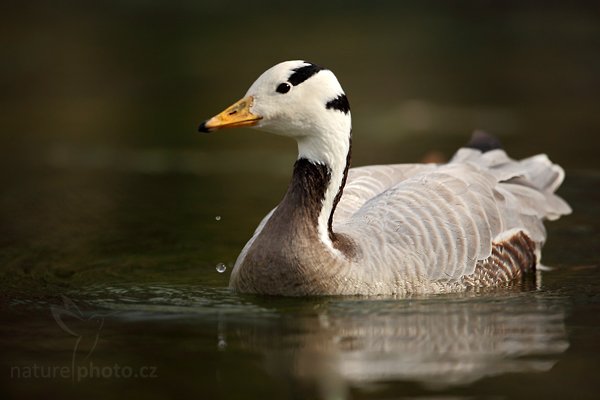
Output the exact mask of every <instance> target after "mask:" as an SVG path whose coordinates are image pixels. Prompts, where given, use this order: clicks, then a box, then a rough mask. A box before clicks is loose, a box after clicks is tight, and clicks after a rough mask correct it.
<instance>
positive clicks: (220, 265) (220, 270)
mask: <svg viewBox="0 0 600 400" xmlns="http://www.w3.org/2000/svg"><path fill="white" fill-rule="evenodd" d="M216 269H217V272H218V273H220V274H222V273H223V272H225V270H226V269H227V266H226V265H225V264H223V263H218V264H217V268H216Z"/></svg>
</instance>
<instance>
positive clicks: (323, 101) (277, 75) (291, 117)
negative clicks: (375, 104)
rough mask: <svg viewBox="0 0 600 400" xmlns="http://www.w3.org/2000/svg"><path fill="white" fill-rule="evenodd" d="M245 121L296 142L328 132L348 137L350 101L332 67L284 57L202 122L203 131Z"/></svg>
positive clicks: (235, 124)
mask: <svg viewBox="0 0 600 400" xmlns="http://www.w3.org/2000/svg"><path fill="white" fill-rule="evenodd" d="M241 126H250V127H256V128H258V129H261V130H264V131H267V132H271V133H275V134H279V135H284V136H290V137H293V138H295V139H296V140H298V141H302V140H303V139H307V138H313V139H317V138H319V137H322V136H328V135H329V136H332V135H333V136H336V135H339V136H340V139H344V140H346V141H347V138H348V135H349V133H350V129H351V120H350V106H349V104H348V99H347V98H346V95H345V94H344V91H343V89H342V87H341V85H340V83H339V82H338V80H337V78H336V77H335V75H334V74H333V72H331V71H330V70H328V69H325V68H322V67H320V66H318V65H315V64H312V63H309V62H306V61H285V62H282V63H279V64H277V65H275V66H273V67H271V68H269V69H268V70H267V71H265V72H264V73H263V74H262V75H261V76H260V77H259V78H258V79H257V80H256V81H255V82H254V83H253V84H252V86H250V88H249V89H248V91H247V93H246V95H245V96H244V97H243V98H242V99H241V100H239V101H237V102H236V103H234V104H233V105H231V106H230V107H228V108H226V109H225V110H224V111H223V112H221V113H220V114H217V115H216V116H214V117H212V118H210V119H208V120H206V121H205V122H203V123H202V124H201V125H200V128H199V131H201V132H213V131H216V130H219V129H223V128H232V127H241ZM321 139H323V138H321ZM331 139H334V138H331Z"/></svg>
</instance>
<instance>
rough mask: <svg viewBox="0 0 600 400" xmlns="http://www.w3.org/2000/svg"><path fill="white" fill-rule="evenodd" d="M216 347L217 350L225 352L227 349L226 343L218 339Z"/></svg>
mask: <svg viewBox="0 0 600 400" xmlns="http://www.w3.org/2000/svg"><path fill="white" fill-rule="evenodd" d="M217 347H218V348H219V350H225V349H226V348H227V341H226V340H225V339H222V338H219V342H218V343H217Z"/></svg>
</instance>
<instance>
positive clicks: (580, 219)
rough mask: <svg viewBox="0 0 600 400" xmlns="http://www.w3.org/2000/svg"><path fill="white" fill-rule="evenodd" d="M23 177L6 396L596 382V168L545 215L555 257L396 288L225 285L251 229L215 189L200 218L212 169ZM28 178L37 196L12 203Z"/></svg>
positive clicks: (525, 389) (354, 391) (499, 394)
mask: <svg viewBox="0 0 600 400" xmlns="http://www.w3.org/2000/svg"><path fill="white" fill-rule="evenodd" d="M35 175H36V174H33V175H31V176H30V177H29V178H30V179H29V181H28V182H29V186H28V185H24V186H22V187H20V188H18V189H17V188H13V192H12V193H13V196H12V198H11V199H10V200H8V204H6V205H5V206H6V209H10V210H12V211H13V212H12V213H11V217H10V218H9V219H8V221H9V223H10V225H9V226H12V227H13V232H15V234H16V233H18V234H19V235H21V236H20V238H21V239H27V240H23V241H19V242H18V243H15V245H14V246H13V247H11V249H12V250H11V251H12V253H9V252H7V251H5V252H4V255H3V257H4V259H3V260H4V262H3V263H4V272H5V273H4V276H3V282H4V283H3V296H2V308H1V312H0V318H1V324H0V326H1V328H0V342H1V343H2V348H3V350H2V351H3V357H2V360H1V364H2V366H1V367H2V371H3V375H2V377H1V381H2V388H3V391H4V392H5V393H6V394H8V395H9V396H10V397H17V396H18V397H39V396H43V395H44V393H47V392H48V391H52V392H53V393H55V394H57V395H60V396H61V397H80V396H86V397H89V396H91V397H94V395H96V396H98V397H106V396H109V397H110V396H113V395H115V394H117V393H119V394H123V395H125V396H144V397H149V398H160V397H164V396H170V395H172V394H173V393H180V394H183V393H185V394H188V395H190V394H194V395H199V396H201V397H202V398H211V399H212V398H227V399H229V398H294V397H302V398H305V397H308V398H326V399H337V398H372V399H380V398H390V397H400V398H412V397H433V398H436V397H446V396H451V397H455V398H463V397H464V398H472V397H473V396H476V397H483V398H486V397H490V398H525V397H532V396H534V397H544V398H545V397H547V398H552V397H556V398H564V397H569V396H570V395H571V394H572V392H573V390H576V392H577V393H578V396H579V397H580V398H586V397H588V398H592V397H594V394H595V393H596V391H597V390H598V385H597V383H596V380H595V379H594V376H595V375H594V374H595V372H594V371H595V368H594V367H595V366H596V365H597V359H598V358H597V355H598V350H600V349H599V347H598V343H600V340H599V339H600V331H599V330H598V326H599V325H598V322H600V321H599V317H598V316H599V315H600V314H599V313H598V311H600V307H599V304H600V303H599V302H598V300H599V293H600V287H599V286H600V280H599V278H600V268H599V267H598V263H597V256H596V254H595V249H596V248H597V243H598V238H599V236H598V235H599V233H598V232H599V231H600V218H599V215H598V211H597V209H596V208H595V207H594V204H595V203H596V202H597V200H598V196H599V194H600V192H599V191H598V188H600V174H591V173H584V172H577V171H573V172H572V173H570V174H569V179H568V180H567V182H566V184H565V186H564V188H563V190H562V192H563V195H564V196H565V197H566V198H568V199H569V201H570V202H571V204H572V206H573V208H574V209H575V210H576V214H574V215H573V216H571V217H568V218H565V219H564V220H560V221H558V222H556V223H553V224H549V225H548V227H549V231H550V232H549V235H550V239H549V242H548V244H547V246H546V248H545V252H544V260H545V263H546V264H549V265H552V266H554V269H553V270H552V271H549V272H544V273H540V274H538V276H536V277H535V278H534V279H531V280H529V281H526V282H523V283H522V284H518V285H515V286H513V287H510V288H504V289H497V290H487V291H482V292H479V293H466V294H453V295H439V296H425V297H411V298H399V299H394V298H385V297H383V298H361V297H351V298H338V297H325V298H306V299H293V298H276V297H262V296H251V295H237V294H234V293H231V292H230V291H229V290H228V289H227V287H226V286H227V282H228V276H229V273H228V272H229V271H230V269H227V271H226V272H223V273H219V272H217V271H216V270H215V265H218V266H220V267H221V268H222V267H224V266H225V263H222V262H221V263H217V260H219V259H221V260H227V261H226V262H227V263H229V262H233V260H234V259H235V257H236V256H237V252H238V251H239V249H240V248H241V245H242V244H243V242H244V240H245V239H247V237H248V235H249V234H250V233H251V231H252V229H253V228H254V226H253V225H252V224H251V223H250V222H249V221H247V219H249V217H247V216H246V217H244V215H243V212H241V211H238V205H237V203H235V204H232V205H230V206H227V207H225V206H223V205H222V204H220V205H219V207H220V208H222V209H224V210H227V211H226V212H227V213H228V214H230V215H228V216H227V218H223V220H222V221H220V222H218V223H217V222H216V221H215V220H214V213H213V210H212V209H211V206H208V205H207V204H214V203H213V202H212V201H211V199H210V196H212V195H211V194H210V193H212V192H211V191H207V192H205V191H198V190H196V189H195V187H197V186H200V185H203V186H209V185H216V184H217V181H218V179H217V180H213V179H211V178H201V177H197V176H189V175H170V174H168V175H167V176H163V175H157V176H147V175H138V174H125V175H123V174H121V173H116V174H115V173H99V172H93V173H91V175H89V176H81V177H79V176H69V175H70V174H69V173H66V172H64V171H63V172H58V173H54V174H52V173H47V172H46V173H43V174H41V176H39V177H37V178H43V182H42V181H36V179H37V178H35ZM76 175H77V174H76ZM91 177H93V178H94V181H103V182H104V183H105V185H106V186H105V187H103V190H106V191H107V192H108V193H111V196H116V198H117V200H118V201H117V200H115V203H114V204H112V207H109V206H108V205H107V204H106V203H105V202H106V201H107V199H102V198H98V195H99V193H98V192H96V191H97V188H96V187H95V186H94V185H91V186H87V185H86V183H87V182H90V178H91ZM240 179H241V180H244V179H245V178H244V177H242V178H240ZM279 181H280V178H279V177H277V176H275V177H272V176H271V177H270V178H269V177H267V178H263V182H264V184H265V185H267V186H271V185H273V187H277V186H278V182H279ZM44 182H46V184H48V185H49V186H48V188H52V190H49V191H44V186H45V184H44ZM284 187H285V185H283V186H282V187H281V190H282V191H283V190H284ZM32 188H36V189H37V190H38V191H39V195H40V196H38V197H37V198H38V199H42V200H39V202H42V203H43V204H40V205H39V206H38V208H37V209H36V208H33V209H28V210H27V212H26V213H25V210H24V209H22V208H20V204H22V202H24V201H26V198H27V196H29V194H30V193H31V190H32ZM74 188H77V195H76V196H71V195H69V194H70V192H71V191H70V189H74ZM125 188H126V189H127V190H125ZM131 188H135V191H132V190H131ZM183 188H185V189H183ZM158 189H160V191H159V190H158ZM178 190H182V192H180V194H179V195H178V197H177V199H174V198H172V193H177V192H178ZM150 194H153V196H152V201H150V202H149V201H148V200H147V199H148V198H149V196H150ZM161 194H167V195H161ZM254 195H255V194H251V195H250V194H248V195H246V196H248V197H250V196H254ZM270 195H271V194H270V191H266V193H264V194H263V198H262V199H261V201H260V202H268V201H270V199H269V197H270ZM205 196H208V197H209V198H205ZM91 199H95V202H92V201H90V200H91ZM200 199H202V200H203V201H202V202H200V201H199V200H200ZM237 200H238V201H239V202H240V204H249V203H251V201H250V199H249V198H246V197H244V195H242V194H241V193H238V197H237ZM182 203H183V204H187V206H186V207H177V206H176V205H177V204H182ZM67 210H68V212H67ZM74 212H76V213H77V214H76V215H69V214H70V213H74ZM99 213H103V214H102V215H101V216H99V215H98V214H99ZM238 213H239V214H238ZM224 214H225V213H224ZM254 218H257V219H258V218H259V216H258V215H254ZM237 221H239V223H238V222H237ZM238 225H240V226H238ZM242 225H243V226H242ZM174 226H177V230H174V229H173V227H174ZM19 243H23V244H22V245H21V246H22V247H20V246H19ZM32 248H33V249H35V253H34V254H31V251H32V250H31V249H32ZM57 252H58V254H57ZM25 267H27V268H28V269H27V270H25ZM60 371H62V372H61V373H64V375H59V372H60ZM117 375H118V376H119V377H117ZM136 375H137V377H135V376H136ZM574 387H575V388H576V389H573V388H574Z"/></svg>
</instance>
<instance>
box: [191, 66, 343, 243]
mask: <svg viewBox="0 0 600 400" xmlns="http://www.w3.org/2000/svg"><path fill="white" fill-rule="evenodd" d="M236 126H255V127H257V128H260V129H264V130H266V131H268V132H272V133H276V134H279V135H284V136H290V137H293V138H294V139H296V141H297V142H298V158H299V159H306V160H308V161H309V162H310V163H312V164H321V165H325V166H327V168H328V171H329V181H328V185H327V188H326V190H325V194H324V198H323V200H322V207H321V211H320V214H319V221H318V230H319V236H320V237H321V240H322V241H323V242H324V243H325V244H327V245H328V247H329V248H331V249H332V251H334V252H335V251H337V250H335V249H334V248H333V244H332V242H331V239H330V235H331V217H332V215H333V210H334V208H335V204H336V196H338V194H339V193H341V190H342V188H343V186H344V182H345V176H346V175H345V174H346V172H347V170H348V167H349V163H350V140H351V131H352V121H351V117H350V105H349V104H348V99H347V98H346V95H345V94H344V91H343V89H342V87H341V86H340V83H339V82H338V80H337V78H336V77H335V75H334V74H333V72H331V71H329V70H327V69H325V68H322V67H319V66H317V65H315V64H311V63H308V62H306V61H286V62H282V63H280V64H277V65H275V66H274V67H272V68H270V69H268V70H267V71H265V72H264V73H263V74H262V75H261V76H260V77H259V78H258V79H257V80H256V82H254V83H253V84H252V86H250V89H248V92H247V93H246V96H244V98H243V99H241V100H239V101H238V102H237V103H235V104H233V105H232V106H231V107H229V108H227V109H226V110H225V111H223V112H221V113H220V114H218V115H216V116H214V117H213V118H211V119H209V120H207V121H205V122H203V123H202V124H201V125H200V128H199V130H200V131H201V132H212V131H215V130H218V129H221V128H230V127H236Z"/></svg>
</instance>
